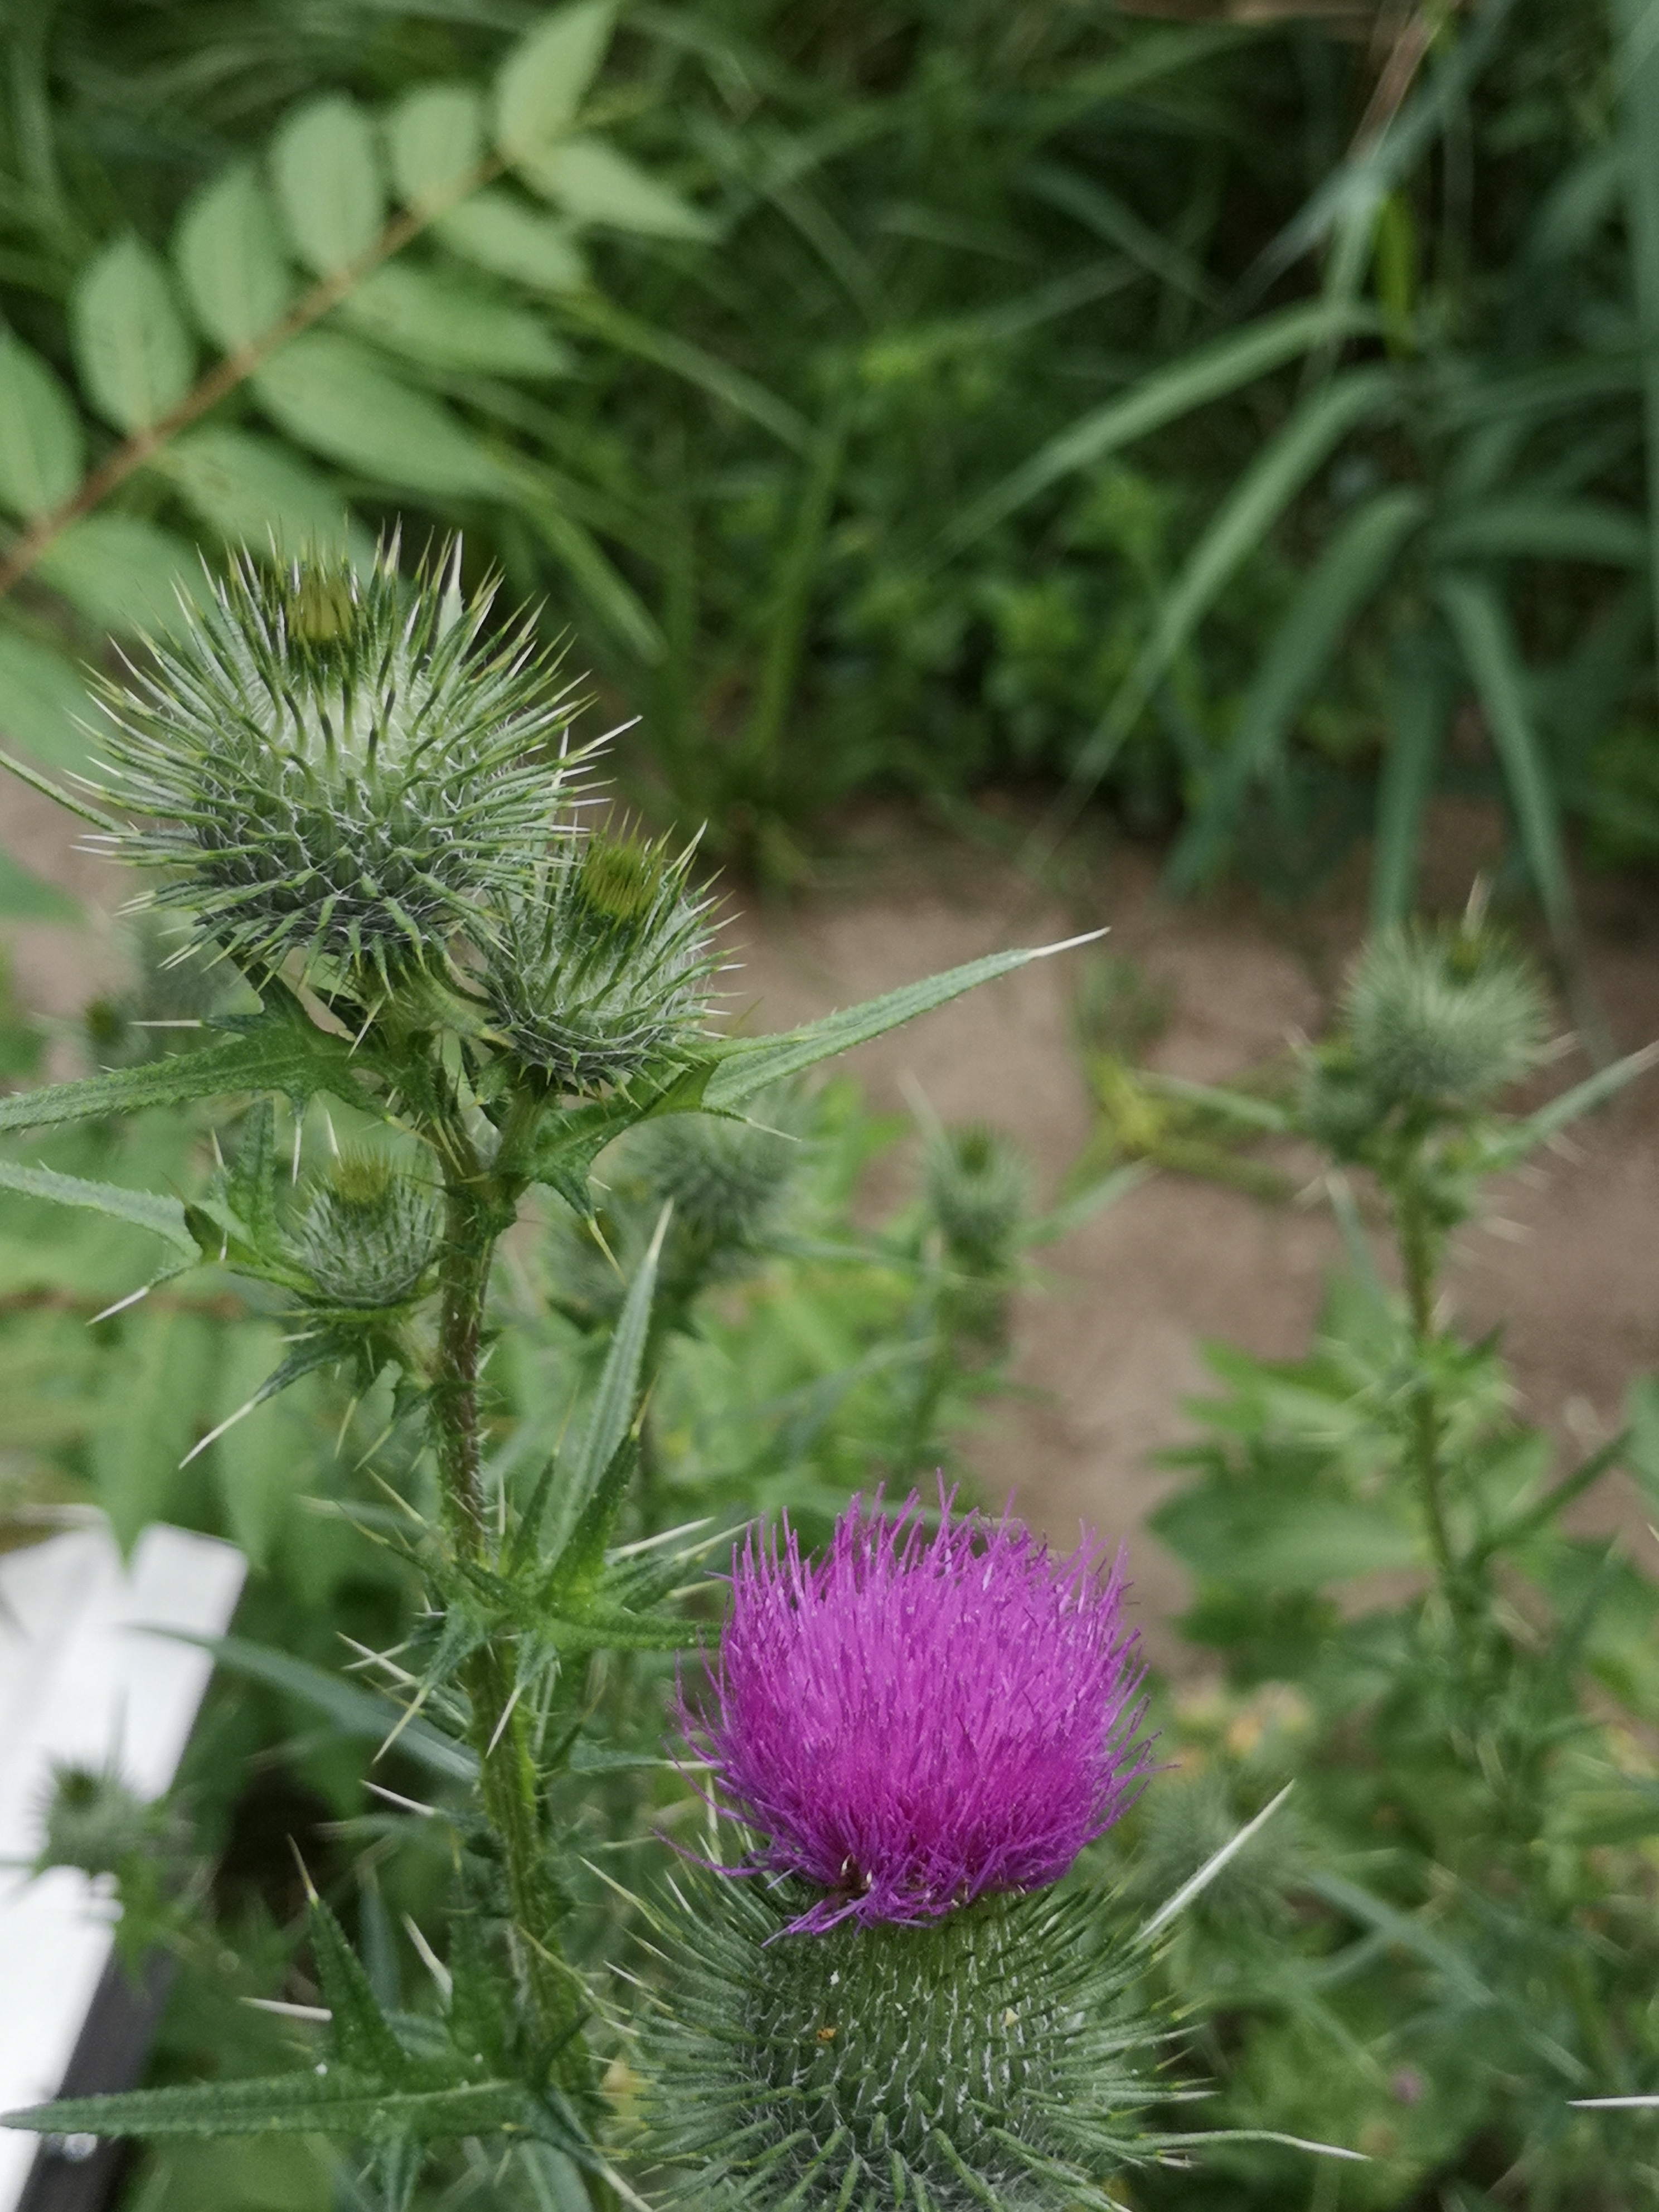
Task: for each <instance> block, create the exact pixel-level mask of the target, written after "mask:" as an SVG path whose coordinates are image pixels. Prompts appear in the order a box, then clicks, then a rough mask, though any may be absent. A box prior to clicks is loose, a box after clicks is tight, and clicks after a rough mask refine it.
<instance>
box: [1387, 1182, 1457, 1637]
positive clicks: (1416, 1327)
mask: <svg viewBox="0 0 1659 2212" xmlns="http://www.w3.org/2000/svg"><path fill="white" fill-rule="evenodd" d="M1395 1224H1396V1226H1397V1229H1398V1232H1399V1237H1400V1254H1401V1262H1402V1265H1403V1267H1404V1272H1405V1278H1406V1301H1407V1310H1408V1312H1409V1314H1410V1316H1411V1330H1412V1337H1413V1346H1414V1349H1415V1352H1416V1355H1417V1362H1416V1364H1417V1370H1418V1371H1417V1376H1416V1379H1415V1381H1414V1383H1413V1389H1412V1402H1411V1432H1410V1445H1411V1459H1412V1465H1413V1471H1414V1473H1415V1474H1416V1476H1417V1484H1418V1489H1419V1492H1420V1493H1421V1497H1422V1502H1423V1516H1424V1519H1425V1522H1427V1524H1428V1531H1429V1542H1430V1545H1431V1548H1432V1550H1433V1553H1434V1559H1435V1569H1436V1574H1437V1579H1438V1581H1439V1583H1440V1589H1441V1594H1442V1595H1443V1597H1444V1599H1445V1601H1446V1607H1447V1610H1448V1612H1449V1613H1450V1615H1451V1622H1452V1630H1453V1633H1454V1634H1455V1637H1456V1639H1457V1645H1458V1651H1459V1656H1460V1657H1461V1658H1462V1662H1463V1666H1464V1669H1465V1672H1466V1673H1467V1671H1468V1663H1469V1659H1470V1656H1471V1650H1470V1638H1469V1623H1468V1590H1467V1589H1466V1586H1465V1577H1464V1573H1463V1570H1462V1566H1461V1565H1460V1564H1459V1561H1458V1558H1457V1553H1456V1552H1455V1548H1454V1547H1453V1544H1452V1537H1451V1527H1450V1523H1449V1521H1448V1520H1447V1517H1446V1497H1445V1483H1444V1476H1443V1468H1442V1466H1441V1461H1440V1437H1441V1429H1442V1421H1441V1413H1440V1400H1439V1393H1438V1392H1437V1389H1436V1388H1435V1383H1434V1376H1433V1371H1432V1369H1431V1364H1430V1362H1431V1356H1432V1353H1433V1350H1434V1343H1435V1326H1434V1289H1435V1274H1436V1259H1437V1246H1436V1238H1435V1234H1434V1230H1433V1226H1432V1225H1431V1221H1430V1219H1429V1216H1428V1211H1427V1208H1426V1207H1425V1205H1424V1202H1423V1200H1422V1196H1421V1194H1420V1193H1419V1192H1418V1191H1417V1190H1416V1189H1415V1188H1413V1184H1412V1182H1410V1181H1409V1180H1408V1181H1407V1182H1406V1184H1405V1186H1404V1188H1402V1189H1401V1190H1400V1191H1399V1193H1398V1194H1397V1195H1396V1198H1395Z"/></svg>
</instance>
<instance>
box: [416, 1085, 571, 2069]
mask: <svg viewBox="0 0 1659 2212" xmlns="http://www.w3.org/2000/svg"><path fill="white" fill-rule="evenodd" d="M441 1136H442V1143H441V1154H442V1157H443V1160H444V1204H445V1239H444V1250H443V1257H442V1259H441V1262H440V1278H439V1288H440V1306H439V1320H438V1341H437V1352H436V1358H435V1364H434V1368H433V1371H432V1374H431V1377H430V1385H431V1398H430V1403H431V1409H432V1410H431V1427H432V1440H433V1445H434V1449H435V1454H436V1457H437V1462H438V1474H439V1487H440V1491H441V1497H442V1501H443V1517H444V1530H445V1534H446V1535H447V1539H448V1541H449V1543H450V1545H451V1547H452V1548H453V1551H454V1553H455V1554H456V1556H457V1557H458V1558H459V1559H462V1560H465V1561H467V1562H470V1563H476V1564H478V1565H484V1564H487V1563H488V1560H489V1519H488V1508H487V1501H486V1498H485V1495H484V1489H483V1469H482V1464H481V1459H482V1455H481V1450H480V1439H479V1413H478V1366H479V1355H480V1352H481V1349H482V1346H483V1320H484V1304H485V1299H486V1297H487V1294H488V1291H489V1271H490V1263H491V1261H492V1259H493V1258H494V1255H495V1244H496V1242H497V1240H498V1239H499V1238H500V1237H501V1234H502V1232H503V1231H505V1230H506V1229H507V1228H510V1227H511V1225H512V1224H513V1220H514V1219H515V1218H516V1216H517V1211H518V1208H517V1199H518V1195H519V1193H518V1190H517V1188H516V1187H514V1186H513V1184H511V1183H508V1182H505V1181H503V1180H502V1179H501V1178H498V1177H497V1176H494V1175H492V1174H491V1173H489V1170H486V1169H485V1168H484V1167H483V1164H482V1163H481V1162H480V1160H479V1158H478V1155H477V1150H476V1148H475V1147H474V1146H473V1145H472V1142H471V1139H470V1138H469V1137H468V1135H467V1133H466V1132H465V1130H464V1129H463V1128H462V1127H459V1125H458V1124H457V1123H454V1122H453V1121H452V1122H449V1123H447V1124H446V1126H445V1127H444V1128H443V1130H442V1132H441ZM512 1671H513V1670H512V1668H510V1666H509V1665H508V1664H507V1660H506V1658H505V1656H504V1655H503V1653H502V1652H501V1650H500V1649H499V1648H498V1647H497V1646H495V1644H484V1646H483V1648H482V1649H481V1650H478V1651H477V1652H475V1653H474V1654H473V1656H472V1657H471V1659H470V1660H469V1661H468V1662H467V1664H466V1667H465V1671H464V1675H463V1679H464V1680H465V1686H466V1692H467V1698H468V1701H469V1703H470V1705H471V1711H472V1719H471V1739H472V1747H473V1749H474V1750H475V1751H476V1752H477V1755H478V1786H479V1793H480V1796H482V1799H483V1810H484V1816H485V1818H486V1820H488V1821H489V1826H490V1828H491V1830H492V1831H493V1832H494V1834H495V1839H496V1841H497V1844H499V1846H500V1850H501V1867H502V1872H503V1874H504V1875H505V1878H506V1883H507V1902H508V1906H509V1909H510V1911H511V1913H512V1918H513V1949H514V1951H515V1953H516V1954H517V1963H518V1967H519V1972H520V1978H521V1981H522V1984H523V1986H524V1989H525V1992H526V1996H527V1997H528V2000H529V2002H530V2006H531V2008H532V2015H533V2018H534V2021H535V2027H536V2031H537V2033H538V2037H539V2038H540V2039H541V2041H542V2043H543V2044H544V2045H545V2046H546V2047H548V2048H549V2049H550V2051H552V2053H553V2057H552V2062H551V2063H552V2070H553V2075H554V2077H555V2079H556V2081H558V2083H559V2086H560V2087H562V2088H563V2089H565V2090H566V2091H568V2092H569V2093H572V2094H574V2095H576V2096H578V2097H580V2096H582V2095H584V2094H585V2093H586V2092H587V2091H588V2090H589V2089H590V2088H591V2087H592V2068H591V2066H590V2064H589V2061H588V2055H587V2050H586V2044H585V2042H584V2040H583V2038H582V2035H581V2032H580V2031H581V2022H582V2019H583V2015H584V2013H585V2010H586V2006H585V2004H584V2002H583V1996H582V1990H581V1984H580V1979H579V1978H578V1977H577V1975H576V1974H575V1972H574V1970H573V1969H572V1968H570V1967H569V1966H567V1965H566V1964H565V1962H564V1960H562V1957H561V1956H560V1954H559V1948H558V1939H557V1936H556V1932H555V1923H556V1919H557V1915H558V1899H557V1894H556V1889H555V1887H554V1884H553V1881H552V1879H551V1877H550V1873H549V1869H548V1863H547V1850H546V1842H547V1838H546V1833H545V1827H544V1814H543V1808H542V1794H541V1786H540V1780H539V1777H538V1773H537V1769H536V1760H535V1756H534V1753H533V1751H532V1747H531V1740H530V1729H529V1721H528V1717H527V1715H526V1712H525V1711H524V1708H523V1706H522V1705H520V1704H519V1703H518V1702H517V1701H516V1699H515V1696H514V1690H513V1680H512Z"/></svg>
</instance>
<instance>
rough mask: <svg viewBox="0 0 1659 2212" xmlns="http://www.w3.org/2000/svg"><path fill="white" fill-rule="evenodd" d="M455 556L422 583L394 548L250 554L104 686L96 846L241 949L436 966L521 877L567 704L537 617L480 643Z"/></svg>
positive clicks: (534, 853)
mask: <svg viewBox="0 0 1659 2212" xmlns="http://www.w3.org/2000/svg"><path fill="white" fill-rule="evenodd" d="M458 577H459V548H457V549H456V550H455V552H454V554H453V555H452V556H449V559H448V568H447V580H446V577H445V574H444V573H443V569H442V564H436V565H435V564H431V563H428V564H425V565H423V566H422V568H421V569H420V570H419V571H418V572H417V574H416V577H415V578H414V580H413V584H412V586H406V585H405V584H404V581H403V580H401V579H400V578H399V576H398V571H397V547H396V544H395V543H394V544H392V545H391V546H390V547H388V548H386V549H383V550H382V552H381V553H380V556H377V558H376V561H375V563H374V568H373V569H372V570H371V571H370V572H369V573H368V574H367V575H358V574H356V573H354V572H353V571H351V570H350V569H349V568H344V567H342V566H337V565H332V564H331V563H329V562H319V561H316V560H313V561H310V562H307V563H305V564H303V565H302V564H301V563H298V562H295V564H293V565H292V566H291V567H289V568H285V569H283V571H282V572H281V573H280V574H270V573H268V572H266V571H265V570H264V569H262V568H259V567H258V565H257V564H256V563H255V562H253V561H252V558H251V557H249V556H246V555H244V556H242V557H241V558H240V559H239V560H238V561H237V562H234V565H233V566H232V568H231V570H230V572H229V574H228V575H227V576H226V577H225V578H224V579H223V580H221V581H217V582H216V583H215V584H214V586H213V591H212V596H211V598H210V601H209V603H208V605H207V606H206V607H205V609H204V610H201V611H197V610H191V611H189V613H188V615H187V618H186V621H185V627H184V629H183V631H182V633H181V635H180V636H179V638H178V639H177V640H175V641H161V642H157V643H155V644H154V645H153V646H152V647H151V648H150V650H151V653H152V655H153V659H154V666H153V667H151V668H149V669H147V670H145V671H142V672H140V671H134V672H133V673H132V675H131V679H130V681H129V682H128V683H127V684H125V686H113V685H112V686H110V687H107V688H106V694H105V697H104V707H105V710H106V714H107V715H108V717H109V720H110V723H111V725H112V726H111V728H110V729H109V731H108V732H106V738H105V749H106V753H107V756H108V760H107V764H106V783H105V785H104V787H103V790H102V793H101V796H102V797H103V799H105V801H106V803H107V804H109V805H112V806H113V807H115V808H116V809H118V810H119V811H121V812H123V813H125V814H127V815H130V816H131V817H133V819H132V823H131V827H128V828H125V829H122V830H120V831H118V832H117V833H112V835H110V836H107V837H106V838H105V839H104V840H103V841H102V842H103V843H104V845H105V846H106V848H107V849H108V850H109V851H111V852H112V854H114V855H115V856H116V857H117V858H118V859H122V860H131V861H136V862H137V863H139V864H140V865H142V866H149V867H155V868H160V869H165V870H166V871H167V875H166V877H165V878H164V880H163V881H162V883H161V885H160V886H159V888H158V889H157V890H155V892H154V893H153V894H152V895H151V902H152V903H153V904H155V905H156V906H161V907H173V908H181V909H183V910H185V911H186V912H187V913H189V914H190V915H191V916H192V917H193V919H194V921H195V923H196V926H197V929H198V930H199V931H200V932H201V933H202V934H203V935H204V936H206V937H210V938H211V939H214V940H215V941H216V942H217V943H218V944H219V945H222V946H223V947H224V948H225V949H226V950H227V951H228V952H230V953H231V954H232V956H233V957H234V958H235V959H237V960H238V961H240V962H243V963H251V964H252V965H253V966H255V967H259V966H264V967H268V968H269V967H275V966H276V965H278V964H279V963H281V962H282V961H283V959H285V958H286V957H288V955H289V953H291V952H299V953H301V954H302V955H303V956H304V957H305V959H306V961H307V963H308V964H312V963H316V962H318V961H319V960H322V961H325V962H326V963H329V965H330V966H331V968H332V969H334V970H335V971H336V972H337V974H341V975H349V973H350V972H351V971H353V970H355V969H363V968H367V969H368V970H369V971H371V974H372V975H378V976H379V977H380V978H381V979H384V978H385V977H386V975H388V973H389V972H391V971H392V970H394V969H398V968H400V967H406V966H407V965H408V964H409V963H426V962H428V961H429V960H431V959H432V958H434V957H438V958H441V957H442V954H443V951H444V950H445V948H446V946H447V945H448V943H449V941H450V940H451V939H452V938H453V936H454V934H455V933H456V932H457V931H458V930H459V928H461V927H463V926H470V927H471V928H472V929H473V930H474V932H475V933H477V935H479V936H480V937H481V938H483V939H488V938H489V936H490V934H491V933H492V932H493V927H494V925H493V922H492V921H491V919H490V909H491V908H492V907H493V906H494V905H495V904H498V903H499V902H501V900H502V899H504V898H505V897H506V896H507V894H508V893H509V892H510V891H511V890H512V889H513V887H514V886H516V885H519V884H523V883H525V882H526V880H527V879H528V878H529V877H530V876H531V874H532V872H533V871H534V869H535V867H536V866H537V864H538V861H539V860H541V858H542V856H543V854H544V852H545V850H546V848H547V843H548V840H549V837H550V834H551V833H552V832H553V830H554V829H555V828H556V822H557V817H559V814H560V811H561V809H562V806H564V805H568V799H569V797H570V787H571V774H572V771H571V767H570V764H569V763H568V762H567V761H565V760H564V759H562V758H561V757H557V753H558V748H559V747H560V746H561V744H562V741H563V739H564V738H565V736H566V733H567V732H568V726H569V722H570V718H571V715H572V714H573V712H574V703H573V702H572V701H571V699H570V697H569V696H568V692H566V691H562V690H558V689H557V688H556V686H555V684H554V683H553V680H552V676H551V671H550V666H549V664H548V663H547V662H546V660H545V659H544V658H542V657H540V656H539V655H538V653H536V652H535V650H534V648H533V645H532V636H531V632H530V629H529V626H528V624H527V623H520V625H519V626H518V627H517V628H515V629H513V630H511V631H510V632H509V633H508V634H507V636H506V637H505V638H504V639H501V640H490V639H487V638H486V637H485V635H484V625H485V623H486V620H487V617H488V616H489V608H490V603H491V598H492V593H493V586H486V587H485V588H484V589H483V590H482V591H480V592H477V593H476V594H475V595H474V597H473V598H472V599H471V602H470V603H466V602H464V601H463V599H462V596H461V592H460V587H459V580H458Z"/></svg>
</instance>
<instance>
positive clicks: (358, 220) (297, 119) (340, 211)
mask: <svg viewBox="0 0 1659 2212" xmlns="http://www.w3.org/2000/svg"><path fill="white" fill-rule="evenodd" d="M271 172H272V174H273V176H274V178H275V179H276V198H277V203H278V204H279V206H280V207H281V209H282V213H283V222H284V224H285V225H286V226H287V229H288V234H289V238H290V239H291V240H293V242H294V247H295V252H297V253H298V254H299V257H300V258H301V261H303V262H304V263H305V264H306V266H307V268H308V269H310V270H313V271H314V273H315V274H316V275H317V276H335V275H337V273H338V272H339V271H340V270H342V269H344V268H346V267H348V266H349V264H350V263H352V262H354V261H356V259H358V258H359V257H360V256H361V255H362V254H364V253H366V252H368V249H369V247H370V246H373V245H374V240H376V238H377V237H378V236H379V235H380V225H381V223H382V222H383V221H384V220H385V217H386V191H385V186H384V185H383V183H382V181H381V177H380V159H379V155H378V154H377V152H376V149H375V144H374V125H373V124H372V123H371V122H370V121H369V118H368V116H367V115H366V114H365V113H364V112H363V111H362V108H361V107H359V106H358V105H357V103H356V100H350V99H348V98H347V97H346V95H345V94H343V93H326V94H324V95H323V97H322V98H321V99H320V100H311V101H309V102H308V103H307V105H306V106H304V107H302V108H301V109H300V111H299V112H298V113H297V114H295V115H292V116H290V117H289V118H288V120H287V121H286V122H285V123H284V124H283V127H282V129H281V130H280V131H278V132H277V134H276V143H275V144H274V145H273V147H272V148H271Z"/></svg>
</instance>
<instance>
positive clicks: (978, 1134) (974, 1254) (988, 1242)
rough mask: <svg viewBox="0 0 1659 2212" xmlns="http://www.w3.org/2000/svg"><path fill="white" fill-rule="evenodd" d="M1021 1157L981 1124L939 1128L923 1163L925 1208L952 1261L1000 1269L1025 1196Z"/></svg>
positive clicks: (1027, 1179) (1027, 1178)
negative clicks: (925, 1166) (924, 1171)
mask: <svg viewBox="0 0 1659 2212" xmlns="http://www.w3.org/2000/svg"><path fill="white" fill-rule="evenodd" d="M1030 1187H1031V1170H1030V1163H1029V1162H1028V1161H1027V1159H1026V1158H1025V1155H1024V1153H1023V1152H1021V1151H1020V1149H1019V1147H1018V1146H1017V1145H1016V1144H1015V1143H1014V1142H1013V1140H1012V1139H1011V1138H1009V1137H1006V1136H1005V1135H1004V1134H1003V1133H1002V1132H1001V1131H1000V1129H994V1128H991V1127H988V1125H987V1124H986V1123H984V1122H971V1123H969V1125H968V1126H967V1127H965V1128H961V1129H940V1130H939V1131H938V1132H937V1133H935V1134H934V1135H933V1137H932V1138H931V1139H929V1142H928V1146H927V1182H926V1190H927V1210H928V1212H930V1213H931V1214H932V1215H933V1219H934V1220H935V1221H936V1222H937V1223H938V1224H939V1229H940V1231H941V1232H942V1233H943V1235H944V1237H945V1244H946V1245H947V1247H948V1248H949V1249H950V1252H951V1257H952V1258H953V1259H955V1260H957V1261H960V1262H961V1263H962V1264H963V1265H964V1266H967V1267H972V1268H975V1269H991V1270H995V1269H1000V1268H1001V1267H1006V1264H1007V1262H1008V1260H1009V1258H1010V1256H1011V1254H1010V1244H1011V1240H1012V1237H1013V1234H1014V1231H1015V1230H1016V1229H1018V1226H1019V1223H1020V1218H1021V1216H1022V1215H1023V1214H1024V1211H1025V1206H1026V1201H1027V1200H1028V1199H1029V1197H1030Z"/></svg>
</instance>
